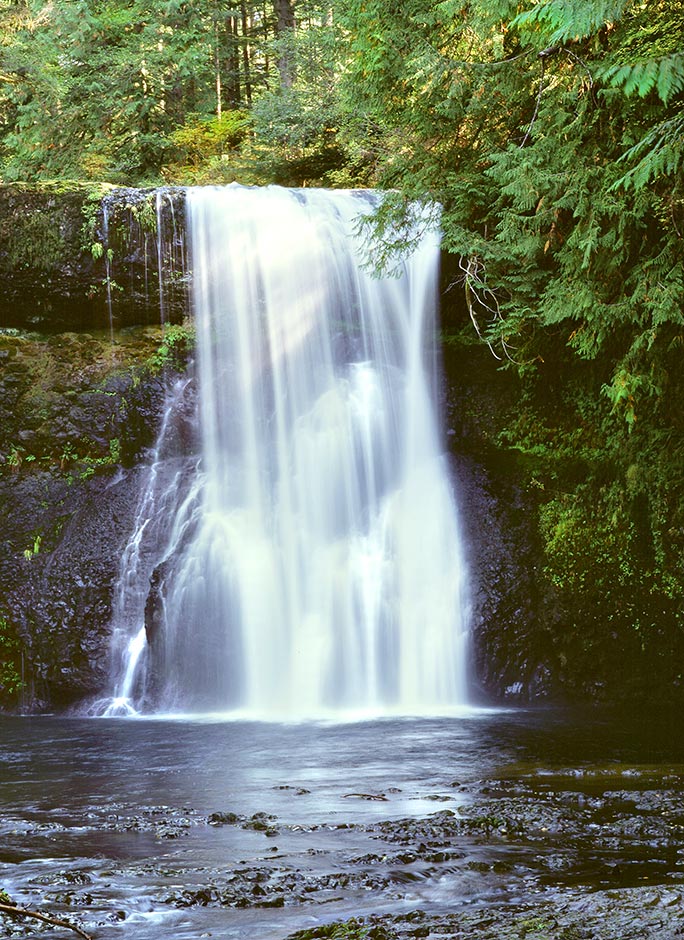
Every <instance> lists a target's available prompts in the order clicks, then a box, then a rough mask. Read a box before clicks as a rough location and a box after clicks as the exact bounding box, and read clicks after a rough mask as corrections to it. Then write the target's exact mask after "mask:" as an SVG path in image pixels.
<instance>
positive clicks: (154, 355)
mask: <svg viewBox="0 0 684 940" xmlns="http://www.w3.org/2000/svg"><path fill="white" fill-rule="evenodd" d="M181 335H183V334H182V333H181V331H180V329H179V328H173V327H172V328H170V331H169V330H168V329H167V331H166V332H165V334H164V336H163V335H162V330H161V327H142V328H138V329H137V330H129V331H128V332H127V333H125V334H119V335H117V336H116V337H115V341H114V342H112V341H111V340H110V339H109V337H108V336H107V337H100V338H97V337H95V336H93V335H92V334H88V333H73V332H70V333H62V334H53V335H51V336H45V335H41V334H35V333H31V334H28V333H25V332H21V331H18V330H13V331H9V332H8V331H5V332H0V363H1V370H0V507H2V513H3V540H2V542H1V543H0V583H1V584H2V594H1V595H0V627H1V629H0V648H2V651H3V654H4V655H3V659H4V660H5V663H4V667H3V668H2V669H1V670H0V684H2V685H3V686H4V687H5V695H4V699H5V704H14V705H16V704H21V706H22V707H24V708H27V709H29V710H35V709H43V708H53V707H64V706H67V705H70V704H72V703H73V702H75V701H76V700H78V699H81V698H83V697H85V696H87V695H92V694H94V693H96V692H97V691H98V690H101V689H102V688H103V687H104V685H105V676H106V671H107V668H108V663H107V655H108V649H109V624H110V618H111V603H112V590H113V585H114V583H115V581H116V579H117V577H118V572H119V559H120V555H121V550H122V545H123V544H125V541H126V538H127V537H128V535H129V534H130V531H131V527H132V524H133V519H134V515H135V510H136V506H137V499H138V492H139V485H140V481H141V479H142V476H143V475H144V469H143V468H144V465H145V462H146V452H147V448H149V447H150V445H152V444H153V442H154V438H155V434H156V428H157V426H158V422H159V417H160V415H161V412H162V410H163V405H164V400H165V396H166V389H167V387H168V385H169V382H170V381H171V379H172V377H173V375H174V374H175V372H176V371H177V370H178V369H180V368H184V367H185V365H186V358H187V346H186V337H185V335H183V340H182V341H180V340H179V336H181ZM174 337H175V343H173V344H172V343H171V339H172V338H174ZM13 680H14V681H13ZM20 683H21V688H17V686H18V685H19V684H20ZM0 700H2V692H1V691H0Z"/></svg>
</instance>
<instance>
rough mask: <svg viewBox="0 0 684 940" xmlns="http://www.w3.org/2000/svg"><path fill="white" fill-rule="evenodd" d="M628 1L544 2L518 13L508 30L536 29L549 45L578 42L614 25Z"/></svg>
mask: <svg viewBox="0 0 684 940" xmlns="http://www.w3.org/2000/svg"><path fill="white" fill-rule="evenodd" d="M628 3H629V0H591V2H583V3H577V2H575V0H545V2H543V3H538V4H536V5H535V6H534V7H532V9H531V10H526V11H525V12H524V13H520V14H518V16H516V17H515V18H514V19H513V20H512V21H511V27H513V28H516V29H520V30H528V29H532V30H539V31H540V32H541V34H542V36H543V38H544V41H545V42H547V43H548V44H549V45H555V44H556V43H564V42H568V41H570V40H572V39H575V40H579V39H585V38H586V37H587V36H591V35H592V34H593V33H595V32H596V31H597V30H599V29H601V27H603V26H605V25H606V24H607V23H615V22H616V21H617V20H619V19H620V17H621V16H622V14H623V12H624V10H625V8H626V7H627V5H628Z"/></svg>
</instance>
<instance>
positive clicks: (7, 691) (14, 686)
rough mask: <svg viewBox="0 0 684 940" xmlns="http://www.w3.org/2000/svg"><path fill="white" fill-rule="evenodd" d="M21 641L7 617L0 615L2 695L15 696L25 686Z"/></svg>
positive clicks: (0, 679) (0, 691) (0, 681)
mask: <svg viewBox="0 0 684 940" xmlns="http://www.w3.org/2000/svg"><path fill="white" fill-rule="evenodd" d="M21 649H22V646H21V643H20V641H19V638H18V637H17V635H16V632H15V631H14V629H13V628H12V626H11V624H10V622H9V620H8V619H7V618H6V617H3V616H0V695H2V696H3V697H10V698H11V697H14V696H16V695H17V694H18V693H19V692H21V690H22V689H23V688H24V687H25V683H24V682H23V681H22V678H21V672H20V663H21Z"/></svg>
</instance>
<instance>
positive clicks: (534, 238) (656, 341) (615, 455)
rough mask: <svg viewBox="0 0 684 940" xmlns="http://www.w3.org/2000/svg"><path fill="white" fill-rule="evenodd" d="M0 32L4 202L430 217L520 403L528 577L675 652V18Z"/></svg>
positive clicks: (679, 94)
mask: <svg viewBox="0 0 684 940" xmlns="http://www.w3.org/2000/svg"><path fill="white" fill-rule="evenodd" d="M0 21H1V23H2V30H1V32H0V180H2V181H5V182H12V181H18V180H23V181H41V180H47V179H66V178H77V179H93V180H99V181H107V182H112V183H118V184H124V185H158V184H164V183H209V182H211V183H222V182H231V181H232V180H238V181H240V182H243V183H250V184H251V183H271V182H275V183H281V184H285V185H323V186H377V187H382V188H384V189H387V190H389V191H391V193H392V195H391V197H390V198H388V199H387V201H386V203H385V207H384V210H383V214H381V216H380V218H379V220H378V224H379V228H380V231H383V230H384V231H386V232H390V231H396V226H395V223H396V220H397V219H398V218H402V217H403V216H404V215H405V213H406V212H407V211H409V208H408V207H410V205H411V203H412V202H413V201H415V200H431V201H437V202H439V203H440V204H441V206H442V229H443V244H444V247H445V249H446V251H447V252H449V253H451V254H452V255H453V256H454V259H455V263H454V267H455V270H456V274H455V275H454V278H453V286H454V287H455V288H456V289H457V290H458V291H459V292H460V294H461V296H462V298H463V305H462V306H463V312H464V321H465V322H464V324H462V326H463V329H462V330H461V332H460V334H459V336H460V340H459V341H463V342H469V341H471V338H472V337H479V339H480V340H482V341H483V342H484V343H486V344H488V346H489V348H490V350H491V352H492V354H493V356H494V357H496V359H494V360H493V362H494V363H495V364H496V365H497V366H500V367H508V368H509V369H511V370H514V371H515V372H516V373H517V374H518V375H519V377H520V383H521V384H520V389H521V391H520V397H519V400H518V401H517V402H516V403H515V406H514V408H513V409H512V412H511V414H510V415H509V416H508V418H507V420H506V421H505V422H502V426H501V429H500V432H499V439H498V442H497V443H498V444H504V445H505V446H507V447H509V448H514V449H517V450H518V451H519V452H521V453H523V454H524V455H526V456H527V457H529V458H530V459H531V460H533V461H535V463H534V467H535V470H534V481H535V485H536V486H538V487H539V489H540V515H539V534H540V538H541V540H542V542H543V545H544V550H545V556H546V559H547V568H546V576H547V577H548V578H549V579H550V581H551V582H553V584H554V585H555V586H556V588H557V589H558V590H559V591H560V592H561V593H562V592H563V591H565V592H568V593H577V592H581V593H582V595H583V597H584V601H583V603H584V604H585V606H586V617H587V620H591V621H592V622H596V623H597V624H600V625H601V626H600V629H605V624H606V623H607V622H610V623H613V624H619V625H622V627H623V628H624V629H628V630H632V631H636V633H637V634H638V635H639V637H640V642H642V643H643V644H644V645H647V643H648V642H650V640H649V639H648V638H649V637H653V636H654V635H655V633H656V632H658V631H662V630H663V629H666V628H671V629H673V630H675V631H680V632H681V630H682V628H683V627H684V623H683V622H682V621H683V618H684V615H683V614H682V611H681V597H682V596H683V595H684V571H683V562H682V559H683V558H684V474H682V467H683V466H684V418H683V410H684V409H683V408H682V402H683V396H682V393H683V380H682V355H683V351H684V312H683V311H684V251H683V250H682V249H683V241H682V239H683V236H684V175H683V173H682V169H683V166H682V164H683V154H684V3H681V2H675V0H584V2H580V3H577V2H572V0H520V2H517V0H516V2H512V0H472V2H463V0H405V2H402V3H397V2H396V0H391V2H390V0H332V2H324V0H258V2H253V0H241V2H239V3H238V2H228V0H193V2H182V0H52V2H45V0H0ZM383 226H384V229H383ZM459 329H460V326H459ZM452 339H453V337H452ZM456 340H458V338H456ZM456 340H455V341H456ZM664 624H665V625H666V626H665V627H664V626H663V625H664ZM667 625H669V627H668V626H667ZM597 629H598V628H597Z"/></svg>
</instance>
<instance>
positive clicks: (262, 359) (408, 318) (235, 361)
mask: <svg viewBox="0 0 684 940" xmlns="http://www.w3.org/2000/svg"><path fill="white" fill-rule="evenodd" d="M374 201H375V197H373V196H371V195H369V194H363V193H350V192H326V191H316V190H304V191H290V190H284V189H279V188H277V187H268V188H265V189H245V188H243V187H239V186H235V185H233V186H229V187H225V188H213V187H211V188H198V189H191V190H189V191H188V194H187V204H188V220H189V223H188V224H189V233H190V246H191V249H190V250H191V267H192V272H193V306H194V316H195V324H196V331H197V375H196V381H197V387H198V398H199V402H198V418H199V427H200V434H201V461H200V462H199V464H198V465H196V464H195V463H192V464H191V467H192V469H191V471H188V464H187V462H186V463H185V464H183V466H184V467H185V470H184V472H177V473H176V475H175V476H174V475H173V473H169V472H168V471H166V476H165V483H164V486H163V487H160V485H159V474H158V471H156V470H154V471H153V472H152V475H151V477H150V483H149V484H148V488H147V491H146V494H145V497H144V499H143V503H142V504H141V509H140V513H139V519H138V524H137V527H136V533H135V534H134V536H133V538H132V539H131V542H130V544H129V547H128V549H127V553H128V556H129V557H128V558H124V566H123V568H122V579H121V584H120V592H119V599H118V602H117V604H118V606H117V610H118V611H119V623H118V624H115V627H116V629H115V635H116V636H117V637H118V639H117V643H118V650H119V656H118V666H117V670H118V675H117V690H116V693H115V696H116V699H117V701H116V702H115V705H114V706H112V708H111V710H110V713H112V712H119V713H121V712H124V713H125V712H126V711H130V710H131V709H133V708H140V707H152V708H153V709H154V710H157V711H163V712H165V711H195V712H196V711H205V712H206V711H235V712H240V713H246V714H250V715H260V716H264V717H270V718H291V717H304V716H312V717H315V716H321V715H324V714H330V713H334V714H339V713H341V712H347V711H353V712H355V713H360V712H361V713H364V712H365V713H382V712H390V711H392V712H399V713H406V714H415V713H420V712H437V711H443V710H445V709H447V708H449V707H450V706H454V705H458V704H462V703H463V702H464V701H465V698H466V678H465V661H466V650H465V646H466V642H467V596H466V576H465V564H464V559H463V549H462V546H461V541H460V537H459V531H458V520H457V513H456V509H455V505H454V499H453V494H452V490H451V483H450V479H449V473H448V468H447V463H446V458H445V456H444V454H443V450H442V446H441V442H440V434H439V431H438V427H437V416H436V405H435V378H436V377H435V368H434V366H435V363H434V359H435V357H434V353H433V352H431V349H432V347H433V345H434V332H435V323H434V307H435V298H436V277H437V270H438V263H439V243H438V237H437V235H436V234H434V233H433V234H427V235H425V236H424V237H423V238H422V239H421V240H420V242H419V245H418V247H417V249H416V250H415V251H414V252H413V253H412V254H411V255H410V257H408V258H407V259H406V260H405V261H404V262H403V263H402V265H401V270H400V272H399V273H398V275H397V276H393V277H384V278H376V277H374V276H373V275H372V273H370V272H369V271H368V270H366V267H365V265H364V260H365V258H366V257H367V250H366V249H365V246H364V240H363V238H362V237H361V236H360V235H359V234H358V224H357V223H358V218H359V216H360V215H363V214H368V213H369V212H371V211H372V209H373V207H374ZM173 407H174V406H173V403H172V402H171V403H170V405H169V409H168V412H169V414H171V413H172V412H173ZM159 450H160V448H159V447H158V451H159ZM161 450H162V451H163V448H161ZM159 456H160V455H159V453H158V454H157V457H158V458H159ZM153 466H154V467H156V466H157V463H155V464H154V465H153ZM162 502H163V503H164V506H162ZM150 584H152V587H150ZM145 624H146V628H145ZM117 630H118V633H117Z"/></svg>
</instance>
